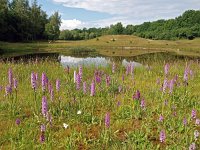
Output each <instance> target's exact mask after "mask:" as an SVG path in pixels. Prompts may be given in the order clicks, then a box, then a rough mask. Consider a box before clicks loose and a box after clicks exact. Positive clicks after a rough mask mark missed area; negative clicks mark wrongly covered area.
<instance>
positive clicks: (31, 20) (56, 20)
mask: <svg viewBox="0 0 200 150" xmlns="http://www.w3.org/2000/svg"><path fill="white" fill-rule="evenodd" d="M60 24H61V17H60V15H59V14H58V12H55V13H54V14H53V15H52V16H50V17H48V16H47V14H46V12H45V11H43V10H42V9H41V6H39V5H38V4H37V1H36V0H34V1H33V3H32V4H29V1H28V0H0V40H1V41H31V40H43V39H50V40H55V39H58V37H59V35H60V30H59V28H60Z"/></svg>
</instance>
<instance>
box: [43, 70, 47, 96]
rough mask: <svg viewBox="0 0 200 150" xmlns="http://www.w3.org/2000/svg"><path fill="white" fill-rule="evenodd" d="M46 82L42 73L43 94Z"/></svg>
mask: <svg viewBox="0 0 200 150" xmlns="http://www.w3.org/2000/svg"><path fill="white" fill-rule="evenodd" d="M46 82H47V77H46V74H45V73H42V91H43V92H44V91H45V89H46Z"/></svg>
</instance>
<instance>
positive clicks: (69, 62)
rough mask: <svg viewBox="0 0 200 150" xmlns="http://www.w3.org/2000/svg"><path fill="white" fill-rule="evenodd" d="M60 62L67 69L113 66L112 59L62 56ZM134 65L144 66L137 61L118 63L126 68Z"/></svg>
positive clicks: (124, 60)
mask: <svg viewBox="0 0 200 150" xmlns="http://www.w3.org/2000/svg"><path fill="white" fill-rule="evenodd" d="M60 62H61V64H62V65H63V66H64V67H65V66H71V67H77V66H79V65H80V64H82V65H86V66H90V65H94V66H103V67H105V66H107V65H109V64H112V62H113V61H112V58H111V57H98V56H97V57H86V58H83V57H72V56H64V55H61V56H60ZM130 62H131V63H133V64H134V66H136V67H137V66H138V67H139V66H142V64H140V63H138V62H135V61H127V60H126V59H123V60H122V61H121V62H119V61H118V62H117V63H121V64H122V65H124V66H126V65H127V64H128V63H130Z"/></svg>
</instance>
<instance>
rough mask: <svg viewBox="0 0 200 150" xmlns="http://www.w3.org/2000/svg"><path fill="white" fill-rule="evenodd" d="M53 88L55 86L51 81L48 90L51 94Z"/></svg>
mask: <svg viewBox="0 0 200 150" xmlns="http://www.w3.org/2000/svg"><path fill="white" fill-rule="evenodd" d="M52 88H53V87H52V85H51V83H49V84H48V91H49V93H50V94H51V90H52Z"/></svg>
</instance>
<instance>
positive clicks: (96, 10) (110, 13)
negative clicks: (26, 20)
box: [38, 0, 200, 30]
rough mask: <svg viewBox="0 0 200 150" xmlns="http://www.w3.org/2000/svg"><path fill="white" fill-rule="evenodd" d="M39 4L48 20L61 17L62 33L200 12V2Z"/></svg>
mask: <svg viewBox="0 0 200 150" xmlns="http://www.w3.org/2000/svg"><path fill="white" fill-rule="evenodd" d="M38 4H39V5H41V6H42V9H43V10H44V11H46V13H47V14H48V15H49V16H50V15H51V14H53V13H54V12H55V11H58V12H59V13H60V15H61V18H62V19H61V21H62V23H61V30H63V29H69V30H72V29H75V28H79V29H82V28H83V27H86V28H91V27H96V28H98V27H106V26H110V25H111V24H116V23H117V22H122V24H123V25H124V26H126V25H128V24H133V25H136V24H141V23H143V22H147V21H156V20H158V19H171V18H175V17H177V16H180V15H181V14H182V13H183V12H184V11H186V10H190V9H194V10H200V0H38Z"/></svg>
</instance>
